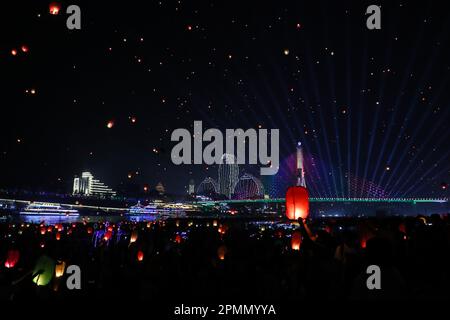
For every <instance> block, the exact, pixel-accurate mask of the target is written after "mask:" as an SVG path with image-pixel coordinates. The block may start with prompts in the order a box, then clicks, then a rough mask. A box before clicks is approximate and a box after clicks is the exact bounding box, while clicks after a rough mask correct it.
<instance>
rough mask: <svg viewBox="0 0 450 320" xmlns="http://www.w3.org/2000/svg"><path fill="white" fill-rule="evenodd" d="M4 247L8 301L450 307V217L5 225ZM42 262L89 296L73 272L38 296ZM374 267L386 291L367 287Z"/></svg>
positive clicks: (0, 248) (0, 284) (1, 230)
mask: <svg viewBox="0 0 450 320" xmlns="http://www.w3.org/2000/svg"><path fill="white" fill-rule="evenodd" d="M294 233H298V235H297V236H293V234H294ZM0 237H1V242H0V261H1V266H0V299H2V300H16V301H17V300H18V301H21V300H27V299H48V300H56V301H58V300H65V299H67V298H80V299H86V300H89V301H92V300H96V299H121V298H123V299H142V300H151V301H156V300H160V299H162V300H165V299H171V300H172V301H189V300H192V301H205V302H206V301H218V300H223V299H233V300H236V299H248V298H251V299H254V300H257V301H262V300H264V301H267V300H272V301H277V300H282V301H291V300H292V301H294V300H299V299H322V300H323V299H345V300H351V299H364V300H365V299H411V298H416V299H448V298H449V297H450V294H449V292H450V290H449V288H450V274H449V272H450V263H449V262H450V250H449V249H450V223H449V218H448V216H439V215H433V216H431V217H422V216H419V217H408V218H397V217H391V218H383V219H377V218H366V219H355V218H335V219H330V218H327V219H314V220H313V221H309V220H307V221H299V222H294V223H289V222H286V221H285V222H263V221H253V222H251V221H247V220H243V219H239V218H236V219H190V218H185V219H169V220H165V221H153V222H130V221H123V222H120V223H108V222H100V223H90V222H87V221H85V222H84V223H81V222H80V223H76V224H63V225H60V224H57V225H52V226H48V225H46V224H45V223H41V224H31V225H30V224H26V223H18V224H12V223H2V224H0ZM42 256H47V257H49V258H51V260H52V261H54V264H55V265H58V264H60V265H61V263H62V262H64V264H65V268H67V267H68V266H69V265H77V266H79V267H80V270H81V289H80V290H69V289H68V288H67V286H66V283H65V281H66V279H67V277H69V275H70V274H68V273H64V274H63V275H59V277H56V276H53V277H52V279H51V280H50V281H49V282H48V284H45V285H42V284H41V285H37V284H36V281H33V279H35V277H36V272H38V273H39V272H41V270H36V267H35V264H36V262H37V261H38V259H39V258H40V257H42ZM369 265H377V266H379V267H380V270H381V289H380V290H369V289H368V288H367V284H366V282H367V279H368V277H369V275H368V274H367V267H368V266H369ZM50 267H51V266H50ZM60 269H61V268H60ZM52 272H53V271H52Z"/></svg>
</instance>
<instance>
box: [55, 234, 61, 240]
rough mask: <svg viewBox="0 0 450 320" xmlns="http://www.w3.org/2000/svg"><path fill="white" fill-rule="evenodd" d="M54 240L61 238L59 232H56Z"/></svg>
mask: <svg viewBox="0 0 450 320" xmlns="http://www.w3.org/2000/svg"><path fill="white" fill-rule="evenodd" d="M56 240H58V241H59V240H61V233H59V232H57V233H56Z"/></svg>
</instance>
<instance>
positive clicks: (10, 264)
mask: <svg viewBox="0 0 450 320" xmlns="http://www.w3.org/2000/svg"><path fill="white" fill-rule="evenodd" d="M19 258H20V253H19V250H9V251H8V253H7V255H6V261H5V267H6V268H8V269H9V268H14V266H15V265H16V264H17V262H19Z"/></svg>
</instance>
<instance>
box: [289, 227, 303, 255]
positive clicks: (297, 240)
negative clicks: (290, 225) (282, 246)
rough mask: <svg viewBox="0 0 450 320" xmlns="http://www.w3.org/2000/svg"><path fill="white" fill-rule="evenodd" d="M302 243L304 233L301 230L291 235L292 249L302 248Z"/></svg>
mask: <svg viewBox="0 0 450 320" xmlns="http://www.w3.org/2000/svg"><path fill="white" fill-rule="evenodd" d="M301 244H302V235H301V233H300V231H294V233H292V237H291V249H292V250H296V251H298V250H300V245H301Z"/></svg>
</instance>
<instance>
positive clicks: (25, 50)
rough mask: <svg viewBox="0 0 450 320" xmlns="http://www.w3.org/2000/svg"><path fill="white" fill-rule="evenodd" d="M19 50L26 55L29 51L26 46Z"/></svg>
mask: <svg viewBox="0 0 450 320" xmlns="http://www.w3.org/2000/svg"><path fill="white" fill-rule="evenodd" d="M20 50H22V52H23V53H27V52H28V51H29V49H28V47H27V46H26V45H23V46H22V47H20Z"/></svg>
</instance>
